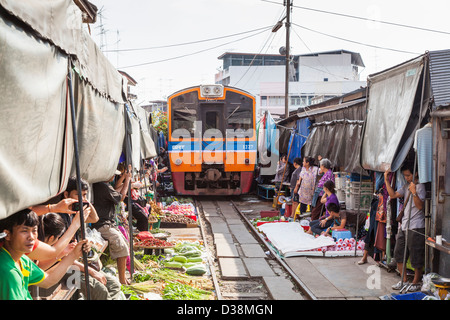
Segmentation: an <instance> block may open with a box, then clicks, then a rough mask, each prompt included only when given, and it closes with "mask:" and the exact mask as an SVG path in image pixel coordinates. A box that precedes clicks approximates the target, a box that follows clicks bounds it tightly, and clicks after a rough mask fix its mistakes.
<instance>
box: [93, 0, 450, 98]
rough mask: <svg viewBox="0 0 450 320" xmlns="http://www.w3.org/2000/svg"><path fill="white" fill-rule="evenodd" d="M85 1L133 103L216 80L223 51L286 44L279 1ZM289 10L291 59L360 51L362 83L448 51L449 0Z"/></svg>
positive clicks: (369, 1)
mask: <svg viewBox="0 0 450 320" xmlns="http://www.w3.org/2000/svg"><path fill="white" fill-rule="evenodd" d="M90 1H91V2H92V3H93V4H95V5H96V6H97V7H98V9H99V16H98V17H97V22H96V23H95V24H93V25H91V35H92V37H93V39H94V40H95V42H96V43H97V44H98V45H99V47H100V48H101V49H102V51H103V52H104V54H105V55H106V56H107V57H108V59H109V60H110V61H111V63H112V64H113V65H114V66H115V67H116V68H118V69H119V70H123V71H125V72H127V73H128V74H129V75H130V76H131V77H133V78H134V79H135V80H136V81H137V83H138V84H137V86H136V88H135V90H134V91H135V93H136V94H137V95H138V99H137V103H138V104H146V103H147V102H148V101H150V100H161V99H163V100H165V99H166V98H167V97H168V96H169V95H170V94H172V93H174V92H176V91H178V90H181V89H183V88H186V87H190V86H195V85H199V84H212V83H214V76H215V74H216V73H217V72H218V70H220V68H221V66H222V60H219V59H218V57H219V56H220V55H222V54H223V53H225V52H245V53H266V54H278V52H279V48H280V47H282V46H285V44H286V34H285V28H284V27H283V28H281V29H280V30H278V31H277V32H276V33H272V32H271V28H272V26H274V25H275V24H276V23H277V21H279V20H280V18H283V17H284V16H285V15H286V13H285V7H284V6H283V0H129V1H126V2H125V1H119V0H90ZM292 5H293V8H292V11H291V21H292V26H291V34H290V44H291V54H293V55H296V54H306V53H311V52H322V51H330V50H338V49H344V50H349V51H354V52H358V53H360V54H361V56H362V59H363V62H364V64H365V68H363V69H362V70H360V71H361V72H360V80H362V81H365V80H367V76H368V75H370V74H372V73H376V72H379V71H382V70H385V69H388V68H390V67H392V66H395V65H397V64H400V63H402V62H405V61H407V60H409V59H412V58H415V57H417V56H419V55H421V54H423V53H425V52H426V51H433V50H442V49H449V48H450V25H449V24H448V12H449V9H450V2H449V1H444V0H428V1H425V2H424V1H420V2H419V1H416V0H414V1H412V0H395V1H394V0H376V1H375V0H365V1H361V0H342V1H335V0H321V1H317V0H292ZM300 7H303V8H300ZM305 8H309V9H314V10H323V11H328V12H334V13H339V14H344V15H351V16H357V17H361V18H367V19H371V20H377V21H384V22H389V23H395V24H401V25H406V26H410V27H401V26H397V25H392V24H387V23H382V22H374V21H367V20H363V19H355V18H350V17H344V16H342V15H332V14H329V13H323V12H317V11H313V10H307V9H305ZM411 27H416V28H424V29H430V30H433V31H425V30H418V29H416V28H411ZM257 29H259V30H257ZM253 30H257V31H253ZM249 31H252V32H249ZM437 31H440V32H437ZM231 35H233V36H231ZM216 38H218V39H216ZM211 39H215V40H211ZM192 42H197V43H192ZM189 43H190V44H189Z"/></svg>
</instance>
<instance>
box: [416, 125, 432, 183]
mask: <svg viewBox="0 0 450 320" xmlns="http://www.w3.org/2000/svg"><path fill="white" fill-rule="evenodd" d="M414 150H415V151H416V152H417V172H418V174H419V183H427V182H431V177H432V176H433V171H432V170H433V131H432V128H431V125H430V124H427V125H425V126H424V127H423V128H422V129H419V130H417V131H416V135H415V138H414Z"/></svg>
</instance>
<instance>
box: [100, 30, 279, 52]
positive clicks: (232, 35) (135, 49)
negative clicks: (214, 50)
mask: <svg viewBox="0 0 450 320" xmlns="http://www.w3.org/2000/svg"><path fill="white" fill-rule="evenodd" d="M268 28H272V26H268V27H263V28H258V29H253V30H249V31H243V32H239V33H234V34H229V35H226V36H221V37H216V38H210V39H203V40H197V41H191V42H184V43H177V44H168V45H164V46H156V47H144V48H132V49H115V50H112V49H111V50H104V51H103V52H129V51H143V50H154V49H163V48H172V47H179V46H186V45H190V44H197V43H203V42H208V41H214V40H220V39H225V38H230V37H235V36H239V35H243V34H246V33H251V32H256V31H260V30H267V29H268Z"/></svg>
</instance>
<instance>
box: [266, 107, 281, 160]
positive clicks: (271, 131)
mask: <svg viewBox="0 0 450 320" xmlns="http://www.w3.org/2000/svg"><path fill="white" fill-rule="evenodd" d="M276 129H277V127H276V125H275V121H274V120H273V118H272V115H271V114H270V112H268V113H267V119H266V148H267V149H266V150H270V152H271V153H272V154H276V155H278V153H279V151H278V150H279V148H276V143H275V142H276V139H277V138H278V137H277V134H276V132H277V130H276Z"/></svg>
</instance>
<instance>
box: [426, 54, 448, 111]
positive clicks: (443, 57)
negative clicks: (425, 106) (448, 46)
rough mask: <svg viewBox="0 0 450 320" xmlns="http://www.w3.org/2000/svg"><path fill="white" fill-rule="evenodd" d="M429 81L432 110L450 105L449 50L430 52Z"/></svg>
mask: <svg viewBox="0 0 450 320" xmlns="http://www.w3.org/2000/svg"><path fill="white" fill-rule="evenodd" d="M429 57H430V64H429V65H430V81H431V90H432V94H433V96H434V106H433V108H439V107H442V106H448V105H450V50H439V51H430V52H429Z"/></svg>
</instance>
